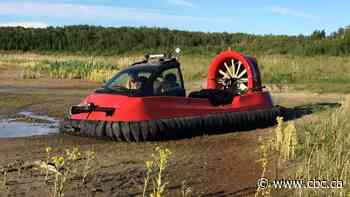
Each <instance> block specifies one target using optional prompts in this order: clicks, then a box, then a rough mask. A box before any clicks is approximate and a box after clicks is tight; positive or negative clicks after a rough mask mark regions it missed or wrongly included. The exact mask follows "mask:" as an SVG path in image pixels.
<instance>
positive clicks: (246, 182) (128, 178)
mask: <svg viewBox="0 0 350 197" xmlns="http://www.w3.org/2000/svg"><path fill="white" fill-rule="evenodd" d="M0 81H1V83H0V84H1V85H0V98H1V100H2V104H3V107H1V108H0V117H1V116H3V117H6V116H11V115H14V114H16V112H18V111H21V110H29V111H33V112H34V113H37V114H48V115H51V116H56V117H62V115H63V109H64V108H65V107H67V106H68V105H70V104H75V103H77V102H78V101H79V100H80V99H81V98H83V97H84V95H86V94H88V93H89V92H90V91H91V90H92V89H93V88H95V87H97V86H98V85H99V84H95V83H89V82H81V81H61V80H47V79H40V80H18V75H17V74H10V72H9V71H6V70H5V71H3V72H2V74H1V75H0ZM274 99H275V101H276V102H277V103H279V104H282V105H285V106H299V107H300V106H302V107H303V108H313V107H314V108H317V107H319V106H324V105H325V106H332V103H335V102H338V101H339V95H337V94H328V95H317V94H310V93H296V92H294V93H276V94H274ZM0 103H1V101H0ZM311 104H314V105H311ZM311 116H313V114H311ZM305 117H310V115H308V116H303V117H301V119H305ZM0 132H1V128H0ZM270 134H271V128H267V129H258V130H254V131H248V132H240V133H228V134H222V135H212V136H202V137H196V138H192V139H183V140H177V141H167V142H159V143H130V144H128V143H116V142H110V141H100V140H94V139H90V138H82V137H72V136H66V135H50V136H37V137H29V138H13V139H0V144H1V146H0V153H1V154H0V166H4V165H6V164H9V163H13V162H16V160H24V161H34V160H37V159H44V158H45V151H44V150H45V148H46V147H47V146H52V147H53V148H54V149H55V150H56V151H58V152H62V151H64V149H65V148H71V147H73V146H79V147H80V148H81V149H82V150H87V149H94V150H95V151H96V153H97V157H98V160H99V162H100V165H99V169H98V170H97V172H96V173H95V174H93V175H92V176H90V177H89V178H88V180H87V186H86V187H82V186H79V180H70V183H71V184H70V186H69V188H68V189H67V193H66V196H93V194H94V195H95V196H137V195H140V192H141V191H142V188H141V187H142V182H143V175H144V173H145V165H144V161H145V160H149V159H151V153H152V149H153V148H154V147H155V146H156V145H160V146H163V147H167V148H169V149H170V150H171V151H172V152H173V155H172V156H171V159H170V164H169V166H168V168H167V170H166V176H165V179H166V181H168V182H169V185H168V188H169V193H168V195H169V196H179V195H180V190H181V185H182V182H183V181H186V183H187V185H189V186H191V187H192V191H193V193H192V194H194V195H196V196H198V195H199V194H201V195H202V196H247V195H248V196H249V195H253V194H254V192H255V189H256V181H257V179H258V178H259V176H260V174H261V167H260V165H259V164H258V162H257V161H258V160H259V153H258V152H257V149H258V144H259V138H261V139H264V138H267V137H268V136H269V135H270ZM270 161H271V163H274V162H273V158H271V159H270ZM269 175H270V176H274V172H272V170H271V171H269ZM44 182H45V181H44V175H42V174H40V173H39V172H38V171H36V170H27V171H24V172H22V173H21V174H20V175H18V173H17V172H13V173H10V174H9V175H8V180H7V185H6V187H7V188H8V192H9V194H10V196H48V192H50V191H49V189H50V188H51V187H52V183H49V186H47V185H45V183H44ZM0 194H1V193H0Z"/></svg>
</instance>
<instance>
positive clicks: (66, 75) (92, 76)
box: [22, 61, 119, 82]
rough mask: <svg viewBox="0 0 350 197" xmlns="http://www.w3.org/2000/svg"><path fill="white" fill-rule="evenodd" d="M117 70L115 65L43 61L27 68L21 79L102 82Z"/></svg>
mask: <svg viewBox="0 0 350 197" xmlns="http://www.w3.org/2000/svg"><path fill="white" fill-rule="evenodd" d="M118 70H119V68H118V66H116V65H108V64H107V65H106V64H100V63H94V62H90V63H83V62H79V61H61V62H60V61H54V62H51V61H43V62H39V63H37V64H35V65H33V66H32V65H30V66H27V67H26V68H25V69H24V71H23V73H22V78H31V79H33V78H34V79H35V78H40V77H43V76H47V77H50V78H56V79H84V80H91V81H99V82H102V81H104V80H107V79H110V78H111V77H112V76H113V74H115V73H116V72H117V71H118Z"/></svg>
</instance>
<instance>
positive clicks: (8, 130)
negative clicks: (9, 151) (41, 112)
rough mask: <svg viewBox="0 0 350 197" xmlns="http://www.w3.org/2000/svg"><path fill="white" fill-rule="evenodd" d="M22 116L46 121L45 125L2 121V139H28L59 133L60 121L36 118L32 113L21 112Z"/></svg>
mask: <svg viewBox="0 0 350 197" xmlns="http://www.w3.org/2000/svg"><path fill="white" fill-rule="evenodd" d="M19 114H20V115H22V116H26V117H28V118H31V119H37V120H44V121H45V123H33V122H23V121H18V120H16V119H3V120H0V138H10V137H27V136H33V135H45V134H49V133H57V132H58V121H57V120H56V119H54V118H51V117H47V116H35V115H33V114H32V113H31V112H21V113H19Z"/></svg>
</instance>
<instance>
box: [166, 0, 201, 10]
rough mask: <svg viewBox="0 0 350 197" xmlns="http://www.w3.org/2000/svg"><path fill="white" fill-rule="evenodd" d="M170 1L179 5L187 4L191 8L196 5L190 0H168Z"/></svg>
mask: <svg viewBox="0 0 350 197" xmlns="http://www.w3.org/2000/svg"><path fill="white" fill-rule="evenodd" d="M168 2H169V3H171V4H174V5H178V6H185V7H190V8H194V7H195V5H194V4H193V3H191V2H190V1H188V0H168Z"/></svg>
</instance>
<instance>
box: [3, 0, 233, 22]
mask: <svg viewBox="0 0 350 197" xmlns="http://www.w3.org/2000/svg"><path fill="white" fill-rule="evenodd" d="M172 1H178V2H181V1H183V0H172ZM184 2H185V1H183V2H182V3H183V4H184ZM185 4H186V3H185ZM188 5H192V4H188ZM0 13H1V14H4V15H19V16H30V17H55V18H60V19H67V20H72V19H87V20H93V19H103V20H110V21H112V20H125V19H127V20H134V21H135V20H137V21H155V22H159V21H168V22H169V21H171V22H174V21H177V22H178V21H182V22H188V21H191V22H192V21H194V22H196V21H199V22H218V21H219V22H222V21H226V22H227V21H228V20H229V19H225V18H216V19H215V18H208V17H195V16H186V15H176V14H172V13H165V12H164V10H156V9H142V8H129V7H118V6H101V5H83V4H68V3H35V2H26V3H23V2H22V3H18V2H0Z"/></svg>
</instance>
